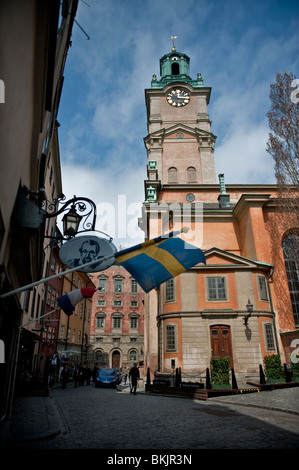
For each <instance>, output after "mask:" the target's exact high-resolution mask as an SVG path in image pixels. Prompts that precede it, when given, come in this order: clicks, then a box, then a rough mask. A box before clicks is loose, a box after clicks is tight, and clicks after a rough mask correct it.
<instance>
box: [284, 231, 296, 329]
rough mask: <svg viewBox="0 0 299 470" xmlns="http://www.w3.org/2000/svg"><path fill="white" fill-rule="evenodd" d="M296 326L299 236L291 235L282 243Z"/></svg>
mask: <svg viewBox="0 0 299 470" xmlns="http://www.w3.org/2000/svg"><path fill="white" fill-rule="evenodd" d="M282 250H283V255H284V262H285V267H286V273H287V278H288V283H289V291H290V296H291V302H292V308H293V315H294V320H295V325H296V326H297V327H298V326H299V235H298V234H297V233H290V234H289V235H287V236H286V237H284V239H283V242H282Z"/></svg>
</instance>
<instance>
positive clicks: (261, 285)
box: [257, 276, 269, 300]
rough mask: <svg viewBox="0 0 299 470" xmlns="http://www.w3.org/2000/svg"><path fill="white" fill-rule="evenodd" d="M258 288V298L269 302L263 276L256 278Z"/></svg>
mask: <svg viewBox="0 0 299 470" xmlns="http://www.w3.org/2000/svg"><path fill="white" fill-rule="evenodd" d="M257 279H258V287H259V296H260V300H269V299H268V291H267V284H266V278H265V277H264V276H258V278H257Z"/></svg>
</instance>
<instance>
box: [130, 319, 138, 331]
mask: <svg viewBox="0 0 299 470" xmlns="http://www.w3.org/2000/svg"><path fill="white" fill-rule="evenodd" d="M130 328H132V329H137V328H138V317H130Z"/></svg>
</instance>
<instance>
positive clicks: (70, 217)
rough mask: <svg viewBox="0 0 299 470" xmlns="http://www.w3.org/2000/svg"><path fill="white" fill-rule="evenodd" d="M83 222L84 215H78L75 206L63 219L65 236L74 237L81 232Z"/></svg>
mask: <svg viewBox="0 0 299 470" xmlns="http://www.w3.org/2000/svg"><path fill="white" fill-rule="evenodd" d="M81 220H82V215H80V214H78V212H77V211H76V207H75V205H74V204H73V205H72V207H71V208H70V211H69V212H68V213H67V214H64V216H63V219H62V223H63V233H64V235H65V236H67V237H74V236H75V235H76V233H77V232H78V230H79V225H80V222H81Z"/></svg>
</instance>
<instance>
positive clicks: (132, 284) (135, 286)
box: [131, 279, 138, 294]
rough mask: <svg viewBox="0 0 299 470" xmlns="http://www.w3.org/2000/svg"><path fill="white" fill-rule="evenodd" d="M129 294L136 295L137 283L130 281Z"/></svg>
mask: <svg viewBox="0 0 299 470" xmlns="http://www.w3.org/2000/svg"><path fill="white" fill-rule="evenodd" d="M131 294H138V283H137V281H135V279H131Z"/></svg>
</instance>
